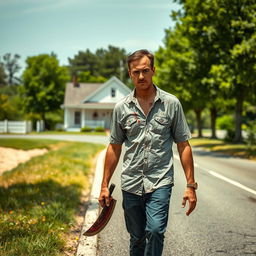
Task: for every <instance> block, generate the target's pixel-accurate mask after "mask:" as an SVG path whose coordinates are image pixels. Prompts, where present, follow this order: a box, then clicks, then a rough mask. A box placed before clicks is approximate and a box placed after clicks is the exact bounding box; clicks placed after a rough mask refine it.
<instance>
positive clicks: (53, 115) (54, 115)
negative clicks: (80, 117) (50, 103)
mask: <svg viewBox="0 0 256 256" xmlns="http://www.w3.org/2000/svg"><path fill="white" fill-rule="evenodd" d="M45 120H47V123H48V128H49V130H55V127H56V125H57V124H63V122H64V111H63V109H58V110H55V111H53V112H48V113H46V114H45Z"/></svg>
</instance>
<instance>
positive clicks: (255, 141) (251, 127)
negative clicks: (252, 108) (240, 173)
mask: <svg viewBox="0 0 256 256" xmlns="http://www.w3.org/2000/svg"><path fill="white" fill-rule="evenodd" d="M246 133H247V135H246V139H245V142H246V144H247V146H248V149H249V150H252V149H253V147H255V146H256V123H255V121H251V122H249V123H248V124H247V129H246Z"/></svg>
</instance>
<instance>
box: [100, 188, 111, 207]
mask: <svg viewBox="0 0 256 256" xmlns="http://www.w3.org/2000/svg"><path fill="white" fill-rule="evenodd" d="M98 200H99V203H100V205H101V207H105V206H109V202H110V200H111V199H110V197H109V189H108V187H103V188H101V191H100V196H99V199H98Z"/></svg>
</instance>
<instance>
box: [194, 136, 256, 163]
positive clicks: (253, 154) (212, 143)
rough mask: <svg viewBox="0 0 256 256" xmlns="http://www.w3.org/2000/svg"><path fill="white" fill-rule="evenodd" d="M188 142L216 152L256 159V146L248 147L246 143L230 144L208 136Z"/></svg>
mask: <svg viewBox="0 0 256 256" xmlns="http://www.w3.org/2000/svg"><path fill="white" fill-rule="evenodd" d="M190 144H191V145H192V146H194V147H200V148H204V149H207V150H210V151H213V152H217V153H222V154H226V155H230V156H235V157H241V158H246V159H251V160H256V146H254V147H252V148H249V147H248V146H247V145H246V144H232V143H227V142H225V141H223V140H217V139H209V138H193V139H191V140H190Z"/></svg>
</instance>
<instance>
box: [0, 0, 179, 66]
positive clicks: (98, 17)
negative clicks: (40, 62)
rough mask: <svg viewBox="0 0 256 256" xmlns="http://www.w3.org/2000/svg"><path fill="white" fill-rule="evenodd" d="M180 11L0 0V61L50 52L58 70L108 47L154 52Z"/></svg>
mask: <svg viewBox="0 0 256 256" xmlns="http://www.w3.org/2000/svg"><path fill="white" fill-rule="evenodd" d="M179 8H180V6H179V5H178V4H177V3H173V2H172V0H0V57H1V56H3V55H4V54H5V53H12V54H15V53H17V54H19V55H20V56H21V59H20V61H19V64H20V65H21V66H22V68H23V69H24V67H25V59H26V58H27V57H28V56H35V55H38V54H42V53H48V54H50V53H51V52H54V53H55V54H57V57H58V59H59V61H60V64H61V65H67V64H68V57H70V58H73V57H74V55H75V54H77V53H78V51H85V50H86V49H89V50H90V51H92V52H95V50H96V49H98V48H105V49H106V48H107V47H108V45H113V46H116V47H119V48H124V49H125V50H126V52H127V53H131V52H133V51H135V50H138V49H142V48H143V49H144V48H146V49H148V50H150V51H152V52H154V51H156V50H157V49H158V47H159V46H160V45H163V39H164V36H165V32H164V31H165V29H168V28H169V27H173V26H174V23H173V21H172V20H171V18H170V14H171V12H172V11H173V10H178V9H179Z"/></svg>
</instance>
